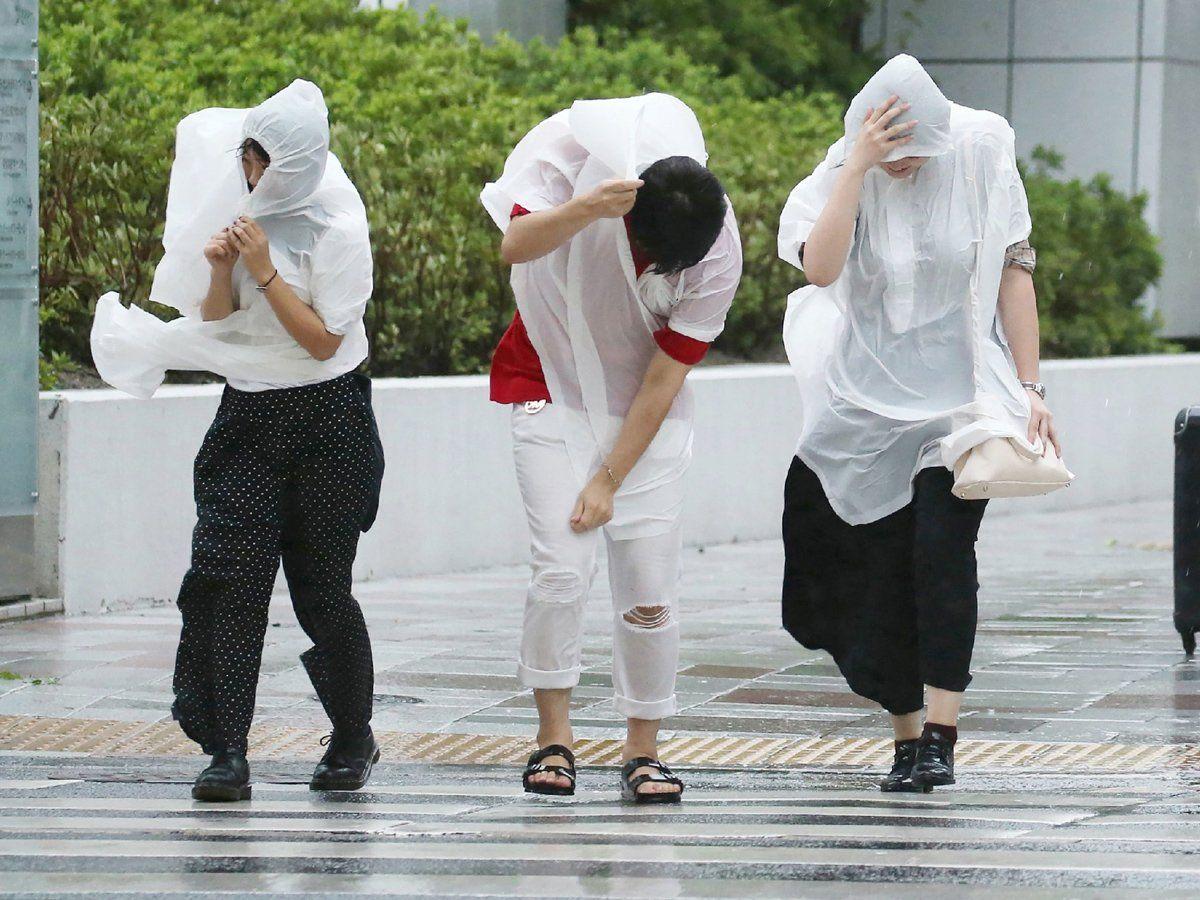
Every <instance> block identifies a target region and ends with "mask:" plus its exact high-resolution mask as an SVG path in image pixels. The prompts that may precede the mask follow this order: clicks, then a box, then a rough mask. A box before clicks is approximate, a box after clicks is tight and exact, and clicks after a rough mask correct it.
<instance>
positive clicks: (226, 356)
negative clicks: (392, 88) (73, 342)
mask: <svg viewBox="0 0 1200 900" xmlns="http://www.w3.org/2000/svg"><path fill="white" fill-rule="evenodd" d="M163 245H164V248H165V251H166V252H165V254H164V256H163V259H162V261H161V262H160V264H159V266H158V268H157V269H156V271H155V275H154V283H153V287H152V289H151V293H150V297H151V299H153V300H155V301H157V302H159V303H162V304H166V305H169V306H172V307H174V308H175V309H177V310H178V311H179V312H181V313H182V314H183V315H182V316H181V317H180V318H177V319H175V320H173V321H171V322H169V323H167V322H163V321H161V320H159V319H157V318H156V317H154V316H152V315H150V314H149V313H147V312H145V311H144V310H142V309H139V308H137V307H129V308H125V307H123V306H122V305H121V304H120V302H119V301H118V299H117V297H116V295H114V294H109V295H106V296H105V297H103V298H101V300H100V301H99V303H98V306H97V310H96V318H95V322H94V324H93V329H92V353H93V356H94V358H95V361H96V366H97V369H98V370H99V372H100V374H101V375H102V376H103V377H104V379H105V380H106V381H108V382H109V383H110V384H112V385H113V386H114V387H118V388H120V389H122V390H124V391H127V392H129V393H131V394H134V395H135V396H141V397H149V396H150V395H151V394H153V393H154V391H155V389H156V388H157V387H158V385H159V384H161V382H162V380H163V376H164V374H165V373H166V371H167V370H168V369H190V370H205V371H209V372H213V373H216V374H219V375H223V376H225V378H226V379H227V381H228V384H227V386H226V388H225V392H224V394H223V396H222V398H221V404H220V408H219V409H218V411H217V415H216V419H215V420H214V422H213V424H212V426H211V428H210V429H209V431H208V433H207V435H206V436H205V438H204V443H203V445H202V446H201V448H200V452H199V454H198V455H197V457H196V465H195V495H196V508H197V514H198V522H197V524H196V527H195V531H194V534H193V539H192V561H191V568H190V569H189V571H188V572H187V574H186V575H185V577H184V579H183V584H182V587H181V588H180V592H179V600H178V605H179V610H180V613H181V615H182V618H183V628H182V631H181V634H180V641H179V650H178V653H177V656H176V665H175V677H174V690H175V703H174V706H173V708H172V711H173V713H174V715H175V718H176V719H177V720H178V721H179V723H180V726H181V727H182V728H183V730H184V732H185V733H186V734H187V735H188V736H189V737H190V738H192V739H193V740H195V741H196V742H197V743H199V744H200V746H201V747H202V748H203V750H204V752H205V753H208V754H211V755H212V761H211V764H210V765H209V766H208V767H207V768H206V769H205V770H204V771H203V772H202V773H201V774H200V776H199V777H198V778H197V780H196V783H195V785H194V787H193V789H192V795H193V797H195V798H196V799H199V800H236V799H246V798H248V797H249V795H250V784H249V778H250V772H249V765H248V763H247V761H246V743H247V737H248V734H249V730H250V722H251V719H252V717H253V713H254V699H255V690H256V686H257V682H258V673H259V664H260V660H261V656H262V649H263V640H264V637H265V633H266V627H267V611H268V606H269V604H270V599H271V590H272V587H273V585H274V581H275V574H276V572H277V570H278V568H279V563H280V559H282V561H283V569H284V574H285V576H286V578H287V582H288V587H289V589H290V591H291V595H292V603H293V606H294V608H295V611H296V616H297V618H298V619H299V621H300V624H301V626H302V627H303V628H304V630H305V632H306V633H307V635H308V636H309V638H310V639H311V640H312V642H313V647H312V648H311V649H309V650H308V651H306V652H305V653H304V654H303V655H302V656H301V660H302V662H303V663H304V666H305V668H306V670H307V671H308V674H309V677H310V678H311V680H312V683H313V686H314V687H315V689H316V693H317V696H318V698H319V699H320V701H321V703H322V705H323V706H324V708H325V711H326V713H327V714H328V715H329V717H330V719H331V721H332V723H333V734H332V738H331V740H330V741H329V742H328V749H327V751H326V753H325V756H324V758H323V759H322V760H321V763H320V764H319V765H318V767H317V770H316V772H315V773H314V775H313V781H312V787H313V788H314V789H328V790H333V789H343V790H345V789H355V788H357V787H361V786H362V784H363V783H365V781H366V779H367V777H368V776H369V773H370V768H371V765H372V764H373V763H374V761H375V759H377V758H378V748H377V747H376V745H375V741H374V737H373V735H372V733H371V727H370V719H371V709H372V690H373V677H374V670H373V665H372V659H371V642H370V637H369V636H368V633H367V628H366V623H365V621H364V619H363V615H362V611H361V610H360V608H359V606H358V603H357V602H356V601H355V599H354V596H353V595H352V593H351V566H352V564H353V562H354V556H355V552H356V548H357V545H358V538H359V535H360V533H361V532H362V531H364V530H366V529H367V528H369V527H370V525H371V523H372V521H373V520H374V516H375V510H376V509H377V506H378V497H379V483H380V478H381V477H382V472H383V451H382V447H381V445H380V441H379V436H378V431H377V429H376V426H375V419H374V414H373V412H372V409H371V402H370V381H369V380H368V379H367V378H366V377H365V376H364V375H361V374H359V373H356V372H354V371H353V370H354V369H356V368H357V367H358V365H359V364H360V363H361V362H362V361H363V360H364V359H365V358H366V355H367V338H366V330H365V328H364V325H363V313H364V310H365V308H366V304H367V301H368V299H369V298H370V295H371V280H372V272H371V268H372V266H371V248H370V243H369V239H368V232H367V219H366V211H365V209H364V208H363V205H362V201H361V200H360V199H359V196H358V192H357V191H356V190H355V188H354V185H353V184H351V183H350V180H349V179H348V178H347V177H346V174H345V172H344V171H343V170H342V167H341V165H340V164H339V163H338V160H337V158H336V157H335V156H333V155H332V154H331V153H330V152H329V125H328V114H327V111H326V108H325V101H324V98H323V97H322V95H321V91H320V90H319V89H318V88H317V87H316V85H314V84H311V83H309V82H306V81H295V82H293V83H292V84H291V85H289V86H288V87H287V88H285V89H284V90H282V91H280V92H279V93H277V94H275V95H274V96H273V97H271V98H270V99H268V100H266V101H265V102H263V103H262V104H260V105H259V106H256V107H254V108H253V109H249V110H247V109H205V110H202V111H200V112H197V113H194V114H192V115H189V116H187V117H186V118H185V119H183V121H182V122H180V124H179V127H178V131H177V136H176V155H175V162H174V165H173V167H172V170H171V184H170V192H169V194H168V199H167V221H166V226H165V229H164V234H163Z"/></svg>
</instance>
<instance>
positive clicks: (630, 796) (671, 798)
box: [621, 785, 683, 806]
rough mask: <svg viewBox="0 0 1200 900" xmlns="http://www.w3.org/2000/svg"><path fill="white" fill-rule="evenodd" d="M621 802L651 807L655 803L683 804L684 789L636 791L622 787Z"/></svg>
mask: <svg viewBox="0 0 1200 900" xmlns="http://www.w3.org/2000/svg"><path fill="white" fill-rule="evenodd" d="M621 800H622V802H624V803H637V804H640V805H643V806H644V805H649V804H655V803H682V802H683V789H682V788H680V789H679V790H677V791H645V792H641V791H635V790H632V789H631V788H628V787H626V786H625V785H621Z"/></svg>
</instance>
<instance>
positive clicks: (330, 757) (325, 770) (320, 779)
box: [308, 728, 379, 791]
mask: <svg viewBox="0 0 1200 900" xmlns="http://www.w3.org/2000/svg"><path fill="white" fill-rule="evenodd" d="M321 743H322V744H328V745H329V747H328V749H326V751H325V755H324V756H322V757H321V761H320V762H319V763H317V768H316V770H315V771H314V772H313V777H312V781H310V782H309V784H308V786H309V788H310V789H311V790H314V791H357V790H358V789H359V788H360V787H362V786H363V785H364V784H366V783H367V779H368V778H370V777H371V767H372V766H373V765H375V763H377V762H378V761H379V745H378V744H376V743H375V735H374V734H373V733H372V732H371V730H370V729H369V728H368V729H367V733H366V734H364V735H358V736H355V737H344V736H342V735H340V734H339V733H338V732H336V731H335V732H334V733H333V734H331V735H327V736H326V737H325V738H322V739H321Z"/></svg>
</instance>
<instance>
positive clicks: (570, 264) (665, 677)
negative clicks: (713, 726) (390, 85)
mask: <svg viewBox="0 0 1200 900" xmlns="http://www.w3.org/2000/svg"><path fill="white" fill-rule="evenodd" d="M707 158H708V155H707V152H706V151H705V147H704V138H703V135H702V133H701V130H700V125H699V123H698V122H697V120H696V117H695V115H694V113H693V112H692V111H691V110H690V109H689V108H688V107H687V106H686V105H685V104H684V103H682V102H681V101H679V100H678V99H676V98H674V97H671V96H668V95H665V94H648V95H645V96H642V97H629V98H621V99H612V100H586V101H578V102H576V103H575V104H574V105H573V106H572V107H571V108H570V109H569V110H564V111H563V112H560V113H558V114H557V115H555V116H552V117H550V118H549V119H547V120H545V121H544V122H542V123H541V124H539V125H538V126H537V127H535V128H534V129H533V130H532V131H530V132H529V134H528V135H526V136H525V137H524V138H523V139H522V140H521V142H520V143H519V144H518V145H517V147H516V148H515V149H514V150H513V152H512V153H511V154H510V156H509V157H508V160H507V161H506V163H505V166H504V171H503V173H502V174H501V176H500V177H499V178H498V179H497V180H496V181H495V182H494V183H491V184H488V185H487V186H486V187H485V188H484V190H483V193H482V195H481V200H482V202H483V204H484V206H485V208H486V209H487V211H488V213H489V214H490V215H491V217H492V218H493V220H494V221H495V222H496V224H497V226H499V227H500V229H501V230H502V231H503V232H504V238H503V242H502V245H501V251H502V256H503V257H504V259H505V261H506V262H508V263H510V264H512V287H513V293H514V294H515V296H516V301H517V310H518V314H517V316H516V317H515V318H514V320H513V325H512V327H510V328H509V330H508V332H506V333H505V335H504V338H503V339H502V340H501V342H500V345H499V346H498V347H497V348H496V352H495V354H494V356H493V360H492V375H491V397H492V399H493V400H494V401H496V402H499V403H503V404H505V405H507V406H510V407H511V417H512V433H513V448H514V457H515V462H516V470H517V480H518V483H519V486H520V489H521V495H522V499H523V500H524V504H525V509H526V514H527V518H528V521H529V527H530V532H531V536H532V544H531V552H532V557H533V563H532V570H533V571H532V578H531V580H530V584H529V589H528V592H527V594H526V601H525V624H524V629H523V634H522V639H521V648H520V656H519V663H518V673H519V675H520V678H521V680H522V683H523V684H525V685H526V686H528V687H531V688H533V690H534V697H535V700H536V703H537V707H538V714H539V729H538V745H539V750H538V751H537V752H536V753H534V754H533V756H532V757H531V758H530V762H529V765H528V766H527V767H526V770H525V773H524V776H523V781H524V784H525V787H526V790H529V791H531V792H535V793H547V794H569V793H573V792H574V787H575V786H574V774H575V773H574V758H573V756H572V752H571V740H572V735H571V726H570V721H569V708H570V707H569V704H570V694H571V689H572V688H573V687H574V686H575V685H576V684H577V683H578V681H579V677H580V671H581V667H582V666H581V659H580V655H581V652H580V651H581V644H582V628H583V607H584V603H585V601H586V599H587V595H588V592H589V589H590V587H591V584H592V579H593V577H594V575H595V571H596V556H597V551H598V546H599V539H600V535H601V532H603V535H604V539H605V543H606V546H607V551H608V567H609V584H610V586H611V589H612V600H613V693H614V698H613V704H614V707H615V708H616V710H617V712H618V713H619V714H620V715H623V716H625V718H626V721H627V726H628V736H627V740H626V743H625V748H624V751H623V760H624V765H623V767H622V771H621V791H622V795H623V796H624V797H625V798H626V799H630V800H634V801H636V802H643V803H644V802H674V801H678V800H679V798H680V795H681V793H682V789H683V785H682V783H681V782H680V781H679V780H678V779H677V778H675V777H674V776H673V775H672V774H671V773H670V771H669V770H668V769H667V768H666V767H665V766H663V765H662V764H661V762H660V761H659V760H658V757H657V733H658V728H659V723H660V721H661V720H662V719H663V718H665V717H666V716H669V715H671V714H672V713H673V712H674V710H675V702H676V701H675V669H676V663H677V660H678V652H679V622H678V610H677V597H678V583H679V575H680V529H679V517H680V509H681V506H682V503H683V476H684V473H685V471H686V470H687V467H688V462H689V460H690V458H691V446H692V399H691V393H690V390H689V389H688V386H687V384H686V382H685V378H686V376H687V373H688V371H689V369H690V368H691V366H693V365H694V364H696V363H697V362H699V360H700V359H701V358H702V357H703V356H704V353H705V351H706V350H707V348H708V345H709V344H710V343H711V342H712V341H713V340H714V339H715V338H716V337H717V335H718V334H720V332H721V330H722V328H723V326H724V321H725V315H726V313H727V311H728V309H729V306H730V303H731V302H732V300H733V295H734V292H735V291H736V289H737V285H738V281H739V279H740V276H741V246H740V242H739V239H738V233H737V225H736V222H735V220H734V217H733V211H732V209H731V208H730V205H729V202H728V198H727V197H726V196H725V193H724V190H723V189H722V188H721V185H720V183H719V182H718V180H717V179H716V177H715V176H714V175H712V173H711V172H709V171H708V169H707V168H706V167H705V162H706V160H707Z"/></svg>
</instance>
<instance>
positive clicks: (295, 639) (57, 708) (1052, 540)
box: [0, 501, 1200, 749]
mask: <svg viewBox="0 0 1200 900" xmlns="http://www.w3.org/2000/svg"><path fill="white" fill-rule="evenodd" d="M1012 502H1019V501H1012ZM1169 542H1170V509H1169V506H1168V505H1167V504H1161V503H1160V504H1142V505H1136V506H1126V507H1116V508H1104V509H1096V510H1087V511H1081V512H1069V513H1054V514H1044V515H1040V516H1030V515H1015V516H996V517H993V518H989V519H987V520H985V523H984V528H983V534H982V538H981V544H980V550H979V556H980V570H981V571H980V580H981V582H982V585H983V589H982V594H981V597H982V601H981V625H980V629H979V638H978V641H977V644H976V651H975V665H974V671H975V681H974V683H973V685H972V687H971V689H970V691H969V692H968V695H967V703H966V707H965V713H964V719H963V722H962V731H963V735H964V737H970V738H974V739H979V740H1010V741H1011V740H1020V741H1084V742H1112V743H1121V744H1131V745H1132V744H1163V743H1165V744H1173V743H1188V742H1191V741H1196V740H1198V735H1200V728H1198V727H1197V726H1198V725H1200V669H1198V668H1197V667H1196V666H1195V665H1193V664H1191V663H1187V662H1185V661H1184V660H1183V656H1182V653H1181V652H1180V645H1179V640H1178V638H1177V636H1176V635H1175V633H1174V631H1173V630H1172V628H1171V624H1170V620H1169V616H1170V605H1171V587H1170V575H1171V571H1170V565H1171V554H1170V543H1169ZM685 565H686V569H685V580H684V588H683V599H682V623H683V624H682V628H683V647H682V656H681V662H680V669H681V676H680V679H679V697H680V704H681V707H682V710H681V713H680V714H679V715H678V716H677V717H676V718H674V719H673V720H671V723H670V724H671V728H672V729H673V733H675V734H679V735H711V736H724V735H741V736H746V737H763V738H767V737H769V738H796V737H805V738H811V737H824V738H830V739H853V738H860V737H867V736H870V737H875V736H880V737H881V736H883V735H884V734H885V730H886V719H885V717H884V716H882V715H881V714H880V712H879V711H878V709H877V708H873V707H872V705H871V704H870V703H868V702H866V701H863V700H861V699H859V698H857V697H855V696H854V695H852V694H850V693H849V692H848V691H847V690H846V688H845V686H844V684H843V682H842V680H841V678H840V677H839V675H838V673H837V670H836V668H835V667H834V666H833V665H832V663H831V661H830V660H829V658H828V657H827V656H825V655H824V654H822V653H817V652H812V651H808V650H805V649H803V648H802V647H800V646H799V645H798V644H796V643H795V642H794V641H792V640H791V639H790V638H789V637H788V636H787V635H786V634H785V633H784V632H783V631H782V630H781V629H780V627H779V625H778V621H779V601H778V594H779V581H780V572H781V567H782V550H781V547H780V545H779V544H778V543H777V542H761V543H748V544H740V545H736V544H735V545H726V546H714V547H707V548H704V549H693V550H689V551H687V554H686V562H685ZM526 578H527V575H526V570H525V569H524V568H523V567H511V568H504V569H496V570H488V571H481V572H474V573H469V574H462V575H452V576H444V577H437V578H407V579H400V580H393V581H384V582H373V583H368V584H363V585H360V586H359V588H358V591H357V593H358V596H359V598H360V599H361V601H362V603H363V606H364V609H365V610H366V613H367V617H368V620H369V622H370V626H371V632H372V636H373V639H374V647H375V663H376V669H377V677H376V690H377V694H378V696H377V711H376V714H375V720H374V721H375V727H376V728H377V729H378V730H381V731H385V732H386V731H392V732H406V733H411V732H456V733H470V734H484V735H510V736H525V735H528V734H529V733H530V729H531V727H532V723H533V721H534V710H533V705H532V698H531V697H530V695H529V694H528V693H527V692H525V691H522V690H521V688H520V686H519V685H518V683H517V681H516V678H515V671H514V669H515V666H514V662H513V653H514V650H515V647H516V643H517V637H518V631H519V628H520V622H521V608H522V603H523V600H524V590H525V582H526ZM610 617H611V611H610V604H609V600H608V596H607V584H606V583H605V581H604V579H603V577H601V579H600V581H599V583H598V585H597V589H596V591H595V592H594V595H593V598H592V601H591V604H590V608H589V614H588V623H587V625H588V636H587V640H586V642H585V647H584V663H585V666H586V669H585V673H584V676H583V680H582V684H581V686H580V688H579V689H578V690H577V692H576V696H575V701H574V706H575V721H576V723H577V725H578V727H579V734H580V736H581V737H583V738H612V737H616V736H618V735H619V734H620V730H619V729H620V725H621V722H620V721H619V720H618V719H617V718H616V716H615V715H614V712H613V710H612V706H611V702H610V701H609V699H608V698H609V695H610V693H611V683H610V678H609V666H608V648H609V634H610V628H611V622H610ZM177 634H178V615H177V613H176V611H175V610H174V608H173V607H170V606H167V607H159V608H153V609H136V610H132V611H129V612H125V613H119V614H117V613H111V614H108V615H104V616H99V617H81V618H61V617H59V618H46V619H39V620H33V621H27V622H24V623H18V624H10V625H3V626H0V671H3V673H4V676H3V677H4V678H7V679H10V680H0V716H21V717H23V716H43V717H63V718H69V719H87V720H100V721H109V722H126V723H151V722H160V723H168V724H167V725H166V726H165V730H166V731H168V732H170V733H172V734H174V733H175V732H174V726H173V725H170V724H169V716H170V714H169V706H170V680H171V666H172V662H173V656H174V648H175V640H176V638H177ZM306 646H307V644H306V641H305V639H304V636H303V634H302V633H301V631H300V629H299V628H298V626H297V625H296V623H295V619H294V617H293V615H292V613H291V611H290V609H289V607H288V601H287V598H286V597H283V596H278V597H276V598H275V602H274V603H273V606H272V615H271V628H270V629H269V631H268V643H267V648H266V652H265V654H264V658H263V678H262V681H261V686H260V690H259V713H258V718H257V720H256V725H258V726H261V728H262V729H267V728H271V727H295V728H303V729H314V730H320V729H323V728H324V727H325V721H324V719H323V716H322V715H321V713H320V709H319V707H318V705H317V704H316V703H315V702H314V699H313V695H312V689H311V687H310V686H309V684H308V680H307V678H306V676H305V674H304V671H303V670H302V668H301V667H300V665H299V660H298V656H299V654H300V653H301V652H302V651H303V650H304V649H306ZM3 746H4V739H3V737H2V736H0V749H3ZM180 746H181V747H185V746H187V745H186V744H180Z"/></svg>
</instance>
